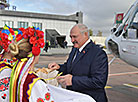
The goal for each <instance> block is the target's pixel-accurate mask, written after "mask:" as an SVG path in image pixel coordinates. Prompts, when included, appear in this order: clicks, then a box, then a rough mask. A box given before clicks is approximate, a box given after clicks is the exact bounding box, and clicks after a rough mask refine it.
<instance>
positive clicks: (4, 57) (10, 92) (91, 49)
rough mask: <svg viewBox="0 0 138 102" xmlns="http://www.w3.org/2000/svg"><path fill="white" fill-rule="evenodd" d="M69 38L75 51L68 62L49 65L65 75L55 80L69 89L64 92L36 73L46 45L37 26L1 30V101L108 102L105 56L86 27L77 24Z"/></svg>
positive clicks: (106, 61)
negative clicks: (15, 29) (35, 67)
mask: <svg viewBox="0 0 138 102" xmlns="http://www.w3.org/2000/svg"><path fill="white" fill-rule="evenodd" d="M70 37H71V41H72V43H73V48H72V51H71V53H70V54H69V58H68V59H67V61H66V62H65V63H64V64H62V65H61V64H57V63H55V62H53V63H50V64H49V65H48V68H49V69H50V70H51V71H54V70H58V71H59V73H61V72H62V73H63V74H62V75H61V76H57V77H56V79H57V81H58V83H59V84H61V86H64V88H66V89H62V88H59V87H56V86H53V85H49V84H47V83H46V80H44V79H42V78H40V77H39V76H38V75H37V73H35V69H34V66H35V64H36V63H38V61H39V56H40V52H41V48H44V46H45V41H44V33H43V31H40V30H39V28H35V27H28V28H26V29H24V28H19V29H18V31H14V30H13V29H12V28H10V27H8V26H5V27H4V28H3V29H2V30H1V31H0V51H1V54H0V102H107V97H106V93H105V89H104V87H105V85H106V82H107V76H108V60H107V55H106V53H105V52H104V51H103V50H102V49H101V48H99V47H97V46H96V45H95V44H94V43H93V42H92V40H90V38H89V35H88V28H87V27H86V26H85V25H84V24H76V25H75V26H74V27H73V28H72V29H71V31H70ZM65 46H66V45H65Z"/></svg>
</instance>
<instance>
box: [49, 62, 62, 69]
mask: <svg viewBox="0 0 138 102" xmlns="http://www.w3.org/2000/svg"><path fill="white" fill-rule="evenodd" d="M48 68H50V69H51V70H57V69H59V68H60V66H59V65H58V64H57V63H55V62H53V63H49V64H48Z"/></svg>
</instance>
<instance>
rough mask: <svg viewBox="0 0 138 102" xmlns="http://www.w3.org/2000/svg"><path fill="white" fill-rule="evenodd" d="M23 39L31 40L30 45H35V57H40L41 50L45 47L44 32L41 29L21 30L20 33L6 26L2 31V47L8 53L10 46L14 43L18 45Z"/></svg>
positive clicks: (0, 32)
mask: <svg viewBox="0 0 138 102" xmlns="http://www.w3.org/2000/svg"><path fill="white" fill-rule="evenodd" d="M22 39H29V43H30V44H32V45H33V47H32V54H33V55H34V56H38V55H39V54H40V48H43V47H44V45H45V43H44V32H43V31H40V30H39V28H35V27H28V28H26V29H24V28H19V29H18V31H14V30H13V29H12V28H10V27H9V26H6V25H5V26H4V28H3V29H2V30H1V31H0V45H1V46H2V47H3V49H4V51H7V48H8V46H9V44H10V43H12V42H13V41H15V42H17V43H18V42H19V41H20V40H22Z"/></svg>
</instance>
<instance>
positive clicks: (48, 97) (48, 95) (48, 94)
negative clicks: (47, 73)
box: [37, 92, 54, 102]
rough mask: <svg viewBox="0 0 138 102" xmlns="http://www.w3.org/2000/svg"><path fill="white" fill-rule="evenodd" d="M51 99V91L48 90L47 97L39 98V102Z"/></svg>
mask: <svg viewBox="0 0 138 102" xmlns="http://www.w3.org/2000/svg"><path fill="white" fill-rule="evenodd" d="M45 100H46V101H49V100H50V93H49V92H47V93H46V94H45V99H42V98H38V99H37V102H44V101H45ZM50 102H54V101H50Z"/></svg>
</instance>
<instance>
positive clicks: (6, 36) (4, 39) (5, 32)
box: [0, 25, 16, 51]
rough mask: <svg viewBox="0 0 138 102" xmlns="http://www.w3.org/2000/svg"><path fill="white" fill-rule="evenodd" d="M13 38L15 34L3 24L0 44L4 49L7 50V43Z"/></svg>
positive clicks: (0, 32)
mask: <svg viewBox="0 0 138 102" xmlns="http://www.w3.org/2000/svg"><path fill="white" fill-rule="evenodd" d="M15 38H16V36H15V33H14V30H13V29H12V28H10V27H9V26H7V25H5V26H4V27H3V29H2V30H1V31H0V45H1V47H2V48H3V49H4V51H7V48H8V46H9V44H10V43H12V42H13V41H14V40H15Z"/></svg>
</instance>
